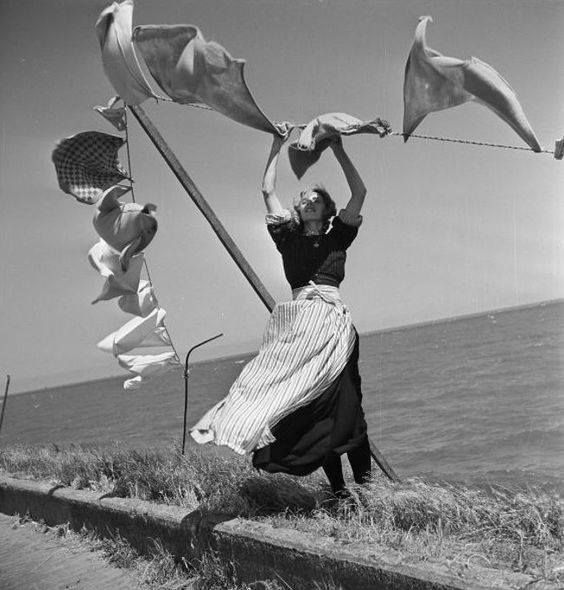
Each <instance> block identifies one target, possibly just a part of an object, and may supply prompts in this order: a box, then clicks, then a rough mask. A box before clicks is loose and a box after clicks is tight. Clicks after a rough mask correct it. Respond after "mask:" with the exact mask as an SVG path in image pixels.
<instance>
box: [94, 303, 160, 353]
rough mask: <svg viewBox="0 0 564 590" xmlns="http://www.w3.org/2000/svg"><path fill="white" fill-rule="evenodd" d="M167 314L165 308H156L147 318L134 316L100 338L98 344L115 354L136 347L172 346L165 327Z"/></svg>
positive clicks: (101, 348) (105, 350) (102, 348)
mask: <svg viewBox="0 0 564 590" xmlns="http://www.w3.org/2000/svg"><path fill="white" fill-rule="evenodd" d="M165 316H166V312H165V310H164V309H155V310H154V311H153V312H152V313H150V314H149V315H148V316H147V317H145V318H140V317H136V318H133V319H132V320H129V322H127V323H126V324H125V325H123V326H122V327H121V328H120V329H119V330H116V331H115V332H112V333H111V334H109V335H108V336H106V337H105V338H104V339H103V340H100V342H98V344H97V346H98V348H99V349H100V350H103V351H104V352H109V353H110V354H113V355H114V356H117V355H118V354H124V353H126V352H129V351H130V350H133V349H134V348H140V347H153V346H170V339H169V337H168V334H167V331H166V329H165V327H164V319H165Z"/></svg>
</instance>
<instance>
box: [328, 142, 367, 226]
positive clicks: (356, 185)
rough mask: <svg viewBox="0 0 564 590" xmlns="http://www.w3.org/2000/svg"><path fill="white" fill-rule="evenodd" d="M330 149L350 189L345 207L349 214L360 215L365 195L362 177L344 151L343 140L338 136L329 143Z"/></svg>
mask: <svg viewBox="0 0 564 590" xmlns="http://www.w3.org/2000/svg"><path fill="white" fill-rule="evenodd" d="M331 149H332V150H333V153H334V154H335V158H337V162H339V164H340V165H341V168H342V169H343V172H344V174H345V178H346V179H347V183H348V185H349V188H350V189H351V198H350V199H349V202H348V203H347V205H346V207H345V209H346V210H347V212H348V213H349V214H350V215H354V216H358V215H360V210H361V209H362V205H363V203H364V197H365V196H366V187H365V186H364V182H363V181H362V178H361V177H360V174H359V173H358V171H357V169H356V168H355V166H354V164H353V163H352V162H351V160H350V158H349V156H348V155H347V153H346V152H345V149H344V148H343V142H342V140H341V138H340V137H338V138H337V139H336V140H335V141H333V142H332V143H331Z"/></svg>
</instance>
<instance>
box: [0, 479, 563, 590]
mask: <svg viewBox="0 0 564 590" xmlns="http://www.w3.org/2000/svg"><path fill="white" fill-rule="evenodd" d="M0 512H3V513H5V514H20V515H24V514H29V515H30V517H31V518H33V519H34V520H43V521H45V523H47V524H48V525H51V526H52V525H56V524H63V523H69V524H70V526H71V528H73V529H74V530H80V529H81V528H83V527H86V528H88V529H91V530H96V531H97V532H98V533H99V534H100V535H102V536H115V534H116V533H119V535H120V536H121V537H122V538H124V539H126V540H127V541H128V542H129V543H130V544H131V545H132V546H133V547H135V548H136V549H137V550H138V551H140V552H142V553H144V552H147V550H148V549H150V547H151V545H152V543H153V539H159V540H160V542H161V543H162V545H163V546H164V547H165V548H166V549H167V550H168V551H170V552H171V553H172V554H173V555H176V556H184V557H185V558H186V559H187V560H188V561H191V560H194V559H196V558H198V557H199V556H200V555H201V554H202V552H203V551H206V550H209V548H212V549H213V550H215V551H216V552H217V554H218V555H219V557H220V559H222V560H223V561H225V562H232V563H233V565H234V567H235V570H236V572H237V575H238V577H239V579H240V580H241V581H242V582H247V583H251V582H253V581H256V580H265V579H280V578H282V580H283V581H284V582H285V583H286V584H288V585H289V586H290V587H291V588H295V589H300V590H306V589H308V588H317V589H319V588H320V585H321V588H323V587H324V586H323V583H326V584H327V587H328V588H333V587H335V588H342V589H343V590H379V589H388V588H393V589H394V590H403V589H410V590H447V589H453V590H454V589H460V590H469V589H473V590H491V589H494V588H498V589H510V588H511V589H516V588H525V587H526V588H527V590H541V589H542V590H545V589H546V590H549V589H550V590H556V588H557V586H556V585H550V584H540V583H536V584H535V582H534V580H533V579H532V578H531V577H530V576H526V575H523V574H517V573H512V572H499V571H497V570H489V569H485V568H472V572H471V573H470V572H469V571H465V570H464V568H463V567H458V568H457V569H449V567H448V566H447V565H432V564H429V563H417V564H406V563H402V562H401V561H400V559H401V557H400V555H399V554H398V553H396V552H394V551H391V550H387V549H384V548H382V547H377V546H373V545H366V544H361V543H350V544H346V545H344V544H341V543H338V542H336V541H335V540H334V539H329V538H319V537H318V536H314V535H310V534H307V533H301V532H297V531H293V530H287V529H280V528H274V527H272V526H270V525H268V524H265V523H260V522H255V521H248V520H243V519H228V517H227V516H225V515H221V514H206V513H203V512H200V511H198V510H196V511H194V512H187V511H186V510H185V509H182V508H179V507H176V506H165V505H160V504H154V503H150V502H144V501H141V500H133V499H123V498H110V497H104V496H100V495H99V494H96V493H93V492H85V491H79V490H73V489H70V488H63V487H57V486H55V487H53V486H51V485H50V484H48V483H44V482H35V481H29V480H18V479H13V478H10V477H7V476H4V475H1V474H0ZM467 569H468V568H466V570H467ZM316 583H317V586H316Z"/></svg>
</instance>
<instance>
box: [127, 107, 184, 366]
mask: <svg viewBox="0 0 564 590" xmlns="http://www.w3.org/2000/svg"><path fill="white" fill-rule="evenodd" d="M124 123H125V149H126V153H127V171H128V173H129V181H130V186H131V200H132V201H133V202H134V203H136V200H135V190H134V188H133V181H132V180H131V179H132V178H133V172H132V170H131V153H130V150H129V126H128V121H127V109H126V110H125V113H124ZM143 266H144V267H145V272H146V273H147V280H148V281H149V285H150V286H151V289H152V290H153V289H154V287H153V281H152V279H151V273H150V271H149V264H148V263H147V259H146V258H145V257H143ZM157 305H158V307H160V305H159V304H158V303H157ZM162 326H163V328H164V329H165V333H166V335H167V337H168V341H169V342H170V346H171V348H172V350H173V352H174V355H175V358H176V360H177V361H178V362H179V363H180V362H181V359H180V355H179V354H178V351H177V350H176V347H175V346H174V342H173V341H172V337H171V335H170V332H169V330H168V327H167V325H166V323H165V321H164V319H163V322H162Z"/></svg>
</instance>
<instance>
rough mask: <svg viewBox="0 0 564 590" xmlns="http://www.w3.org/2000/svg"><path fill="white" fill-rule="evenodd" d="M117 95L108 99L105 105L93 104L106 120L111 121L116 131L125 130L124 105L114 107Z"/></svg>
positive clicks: (117, 98)
mask: <svg viewBox="0 0 564 590" xmlns="http://www.w3.org/2000/svg"><path fill="white" fill-rule="evenodd" d="M118 100H119V97H118V96H114V97H113V98H111V99H110V100H109V101H108V104H107V106H105V107H102V106H95V107H94V110H95V111H96V112H97V113H98V114H100V115H102V117H104V119H106V121H108V122H109V123H111V124H112V125H113V126H114V127H115V128H116V129H117V130H118V131H125V128H126V127H127V124H126V120H125V107H116V106H115V104H116V102H118Z"/></svg>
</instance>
